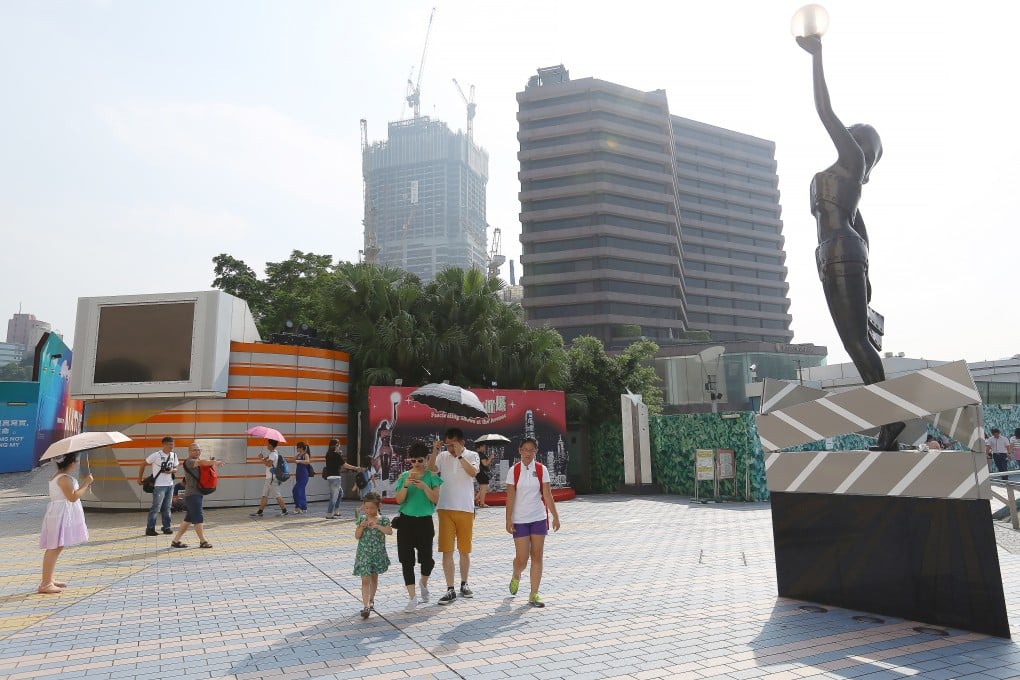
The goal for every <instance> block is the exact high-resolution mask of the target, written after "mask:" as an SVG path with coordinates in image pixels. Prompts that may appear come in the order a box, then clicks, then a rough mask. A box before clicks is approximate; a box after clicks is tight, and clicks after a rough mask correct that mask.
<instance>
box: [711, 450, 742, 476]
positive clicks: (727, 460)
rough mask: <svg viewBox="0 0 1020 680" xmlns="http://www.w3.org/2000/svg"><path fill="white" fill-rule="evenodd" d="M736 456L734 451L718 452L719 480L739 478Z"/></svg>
mask: <svg viewBox="0 0 1020 680" xmlns="http://www.w3.org/2000/svg"><path fill="white" fill-rule="evenodd" d="M736 455H737V454H736V452H735V451H734V450H733V449H717V450H716V456H717V458H716V464H717V465H718V466H719V479H733V478H735V477H736V476H737V467H736Z"/></svg>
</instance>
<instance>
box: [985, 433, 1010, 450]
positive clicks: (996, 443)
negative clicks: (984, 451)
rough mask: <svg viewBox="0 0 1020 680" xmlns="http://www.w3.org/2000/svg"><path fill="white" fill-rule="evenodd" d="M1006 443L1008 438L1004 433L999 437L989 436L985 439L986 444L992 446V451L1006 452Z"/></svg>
mask: <svg viewBox="0 0 1020 680" xmlns="http://www.w3.org/2000/svg"><path fill="white" fill-rule="evenodd" d="M1006 445H1007V441H1006V438H1005V437H1003V436H1002V435H999V436H998V437H989V438H988V439H986V440H985V446H990V447H991V449H992V450H991V452H992V453H1006Z"/></svg>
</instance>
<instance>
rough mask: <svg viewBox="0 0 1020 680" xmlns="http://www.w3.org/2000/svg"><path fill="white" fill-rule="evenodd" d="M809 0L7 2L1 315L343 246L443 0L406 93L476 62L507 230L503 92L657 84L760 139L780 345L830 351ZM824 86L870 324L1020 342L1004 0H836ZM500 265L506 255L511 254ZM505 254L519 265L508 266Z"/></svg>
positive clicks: (436, 110) (514, 245) (436, 98)
mask: <svg viewBox="0 0 1020 680" xmlns="http://www.w3.org/2000/svg"><path fill="white" fill-rule="evenodd" d="M801 4H803V3H802V2H786V1H772V0H769V1H762V0H730V1H729V2H707V1H701V2H688V1H681V2H671V3H666V2H661V1H659V2H645V1H643V0H631V1H629V2H614V3H606V2H592V1H590V0H589V1H586V2H575V1H569V2H568V1H563V0H559V1H557V2H547V1H544V2H532V1H527V0H519V1H517V2H501V3H490V2H482V1H479V0H475V1H463V2H460V1H456V2H455V1H451V0H436V2H410V1H387V0H380V1H377V2H364V3H354V2H347V1H344V2H339V1H337V2H324V1H302V0H288V1H287V2H283V1H282V0H281V1H279V2H266V1H253V0H233V1H227V0H220V1H217V2H206V1H202V2H187V1H181V0H173V1H171V0H163V1H156V0H151V1H147V2H136V1H127V0H124V1H119V0H105V1H101V0H95V1H91V2H90V1H86V0H82V1H80V2H52V1H39V2H31V1H28V0H22V1H20V2H16V1H14V0H3V1H2V2H0V85H2V88H3V114H4V115H3V124H2V126H0V153H2V159H3V162H2V163H0V220H2V229H3V232H2V233H3V245H2V247H0V266H2V271H3V279H2V282H3V285H2V292H0V317H3V318H6V317H8V316H9V315H10V314H11V313H13V312H15V311H17V309H18V306H19V304H20V305H22V307H23V311H25V312H30V313H33V314H35V315H36V316H38V317H40V318H42V319H45V320H47V321H50V322H52V323H53V324H54V326H55V327H56V328H58V329H60V330H61V331H63V332H64V333H65V335H66V336H67V337H68V338H70V337H71V336H72V335H73V332H74V329H73V326H74V314H75V304H76V299H77V297H78V296H86V295H116V294H127V293H149V292H164V291H185V290H200V289H207V288H209V287H210V285H211V283H212V279H213V274H212V263H211V258H212V257H213V256H215V255H216V254H218V253H221V252H227V253H230V254H232V255H234V256H236V257H239V258H241V259H243V260H245V261H246V262H247V263H248V264H249V265H251V266H252V267H253V268H254V269H256V271H258V272H259V273H262V268H263V266H264V263H265V262H266V261H274V260H282V259H285V258H287V256H288V255H289V254H290V252H291V250H293V249H300V250H306V251H313V252H317V253H330V254H332V255H333V256H334V257H335V258H337V259H345V260H354V259H357V255H358V250H359V248H361V246H362V232H361V218H362V203H361V166H360V139H359V127H358V121H359V119H360V118H367V119H368V122H369V137H370V139H372V140H378V139H383V138H384V137H385V134H386V123H387V122H388V121H391V120H396V119H399V118H401V117H402V116H406V115H409V114H408V113H407V110H406V106H405V104H404V94H405V89H406V80H407V77H408V74H409V72H410V71H411V68H412V67H413V66H416V65H417V63H418V59H419V57H420V54H421V48H422V41H423V40H424V37H425V29H426V26H427V23H428V16H429V12H430V10H431V8H432V7H433V6H435V7H436V15H435V21H434V24H433V29H432V38H431V44H430V47H429V53H428V58H427V62H426V65H425V70H424V78H423V81H422V113H423V114H428V115H431V116H435V117H438V118H441V119H443V120H445V121H447V122H448V123H449V124H450V125H451V127H453V128H461V127H463V126H464V121H465V109H464V105H463V103H462V101H461V99H460V96H459V95H458V94H457V91H456V88H455V87H454V85H453V83H452V82H451V79H452V78H457V80H458V81H459V82H460V83H461V84H462V85H463V86H464V88H465V90H466V89H467V87H468V86H469V85H471V84H474V85H476V87H477V96H476V99H477V103H478V114H477V117H476V119H475V138H476V140H477V141H478V143H480V144H481V145H482V146H484V147H485V148H486V149H487V150H488V151H489V156H490V168H489V172H490V177H489V185H488V221H489V223H490V224H491V225H493V226H494V227H495V226H498V227H500V228H501V229H502V232H503V251H504V253H505V254H506V255H507V257H508V258H510V259H514V260H516V259H518V257H519V254H520V243H519V241H518V237H519V235H520V224H519V221H518V214H519V211H520V204H519V202H518V200H517V193H518V191H519V190H520V185H519V183H518V181H517V170H518V165H517V160H516V153H517V149H518V145H517V140H516V133H517V123H516V120H515V114H516V111H517V103H516V100H515V93H516V92H517V91H519V90H522V89H523V88H524V84H525V83H526V82H527V80H528V78H529V76H531V75H532V74H533V73H534V72H535V69H536V68H538V67H541V66H549V65H554V64H559V63H563V64H565V65H566V67H567V68H568V69H569V70H570V73H571V76H572V77H574V78H583V77H587V76H594V77H596V78H601V79H603V80H609V81H614V82H619V83H622V84H625V85H628V86H631V87H635V88H640V89H646V90H653V89H659V88H662V89H665V90H666V92H667V94H668V97H669V102H670V109H671V111H672V112H673V113H674V114H677V115H681V116H684V117H687V118H693V119H695V120H699V121H703V122H706V123H710V124H713V125H719V126H722V127H727V128H730V129H733V130H738V131H740V132H745V133H748V134H752V135H755V136H758V137H763V138H766V139H770V140H774V141H775V142H776V145H777V150H776V155H777V160H778V164H779V176H780V190H781V192H782V197H781V201H782V205H783V220H784V234H785V236H786V252H787V266H788V267H789V269H790V274H789V277H788V281H789V283H790V297H791V299H792V301H793V305H792V308H791V313H792V314H793V329H794V332H795V334H796V336H795V338H794V342H813V343H816V344H820V345H827V346H828V348H829V351H830V359H829V361H830V363H835V362H838V361H843V360H845V357H846V354H845V352H844V350H843V348H842V346H841V345H840V343H839V340H838V338H837V336H836V333H835V331H834V329H833V326H832V321H831V319H830V318H829V316H828V312H827V310H826V308H825V301H824V298H823V296H822V291H821V285H820V283H819V281H818V277H817V274H816V272H815V266H814V255H813V253H814V248H815V246H816V245H817V243H816V236H815V226H814V220H813V218H812V216H811V214H810V211H809V205H808V196H807V191H808V183H809V182H810V179H811V176H812V175H813V174H814V173H815V172H817V171H818V170H820V169H822V168H824V167H826V166H827V165H829V164H830V163H832V162H833V160H834V159H835V151H834V149H833V148H832V145H831V143H830V142H829V140H828V137H827V136H826V135H825V132H824V130H823V128H822V125H821V123H820V122H819V121H818V119H817V117H816V115H815V112H814V107H813V103H812V98H811V80H810V73H811V62H810V56H809V55H808V54H807V53H806V52H803V51H802V50H800V49H799V48H798V47H797V45H796V44H795V42H794V40H793V38H792V37H791V35H790V32H789V23H790V17H791V16H792V14H793V12H794V11H795V10H796V9H797V8H798V7H799V6H800V5H801ZM824 4H825V6H826V7H827V8H828V10H829V13H830V17H831V25H830V28H829V32H828V34H827V35H826V37H825V40H824V45H825V50H826V66H827V72H828V75H829V86H830V90H831V94H832V99H833V105H834V108H835V111H836V113H837V115H839V116H840V118H841V119H842V120H843V122H844V123H846V124H850V123H853V122H868V123H871V124H872V125H874V126H875V127H876V128H877V129H878V131H879V133H880V134H881V135H882V139H883V143H884V145H885V156H884V157H883V159H882V162H881V163H880V164H879V166H878V167H877V169H876V170H875V171H874V172H873V173H872V177H871V180H872V181H871V183H869V184H868V186H867V187H865V193H864V198H863V200H862V202H861V212H862V214H863V215H864V216H865V217H866V218H867V224H868V230H869V234H870V236H871V241H872V257H871V267H872V273H871V279H872V284H873V287H874V298H873V304H874V306H875V307H876V309H878V310H879V311H880V312H882V313H883V314H884V315H885V317H886V329H887V330H886V349H887V350H892V351H897V352H899V351H902V352H905V353H906V354H907V355H908V356H914V357H925V358H929V359H959V358H964V359H968V360H971V361H975V360H982V359H992V358H1000V357H1005V356H1009V355H1012V354H1015V353H1017V352H1020V339H1018V338H1020V320H1018V316H1020V314H1018V311H1017V309H1018V302H1017V295H1016V291H1017V285H1016V282H1017V280H1018V267H1020V259H1018V248H1017V246H1018V242H1020V239H1018V237H1017V217H1016V210H1015V207H1014V206H1013V201H1014V200H1015V198H1016V194H1017V192H1018V188H1020V170H1018V168H1020V163H1018V161H1017V159H1018V158H1020V141H1018V136H1017V133H1016V125H1017V118H1016V110H1015V107H1014V106H1013V103H1014V100H1015V96H1016V95H1015V89H1016V88H1015V84H1016V75H1015V68H1016V66H1017V62H1018V59H1017V55H1016V47H1015V41H1012V40H1011V39H1010V38H1009V37H1008V35H1009V32H1008V31H1004V30H999V28H1000V25H1002V24H1004V25H1005V26H1012V25H1013V24H1014V23H1015V19H1016V17H1017V14H1018V12H1017V10H1015V9H1014V5H1012V4H1010V3H1006V2H1000V3H994V2H993V3H981V4H980V5H975V6H973V7H968V8H967V9H966V10H964V9H962V8H961V7H960V6H959V4H958V3H957V4H952V3H930V2H925V3H922V2H896V3H893V2H889V1H888V0H878V1H871V0H832V1H830V2H826V3H824ZM506 272H507V268H506V267H504V276H505V275H506ZM517 273H518V275H520V267H518V268H517Z"/></svg>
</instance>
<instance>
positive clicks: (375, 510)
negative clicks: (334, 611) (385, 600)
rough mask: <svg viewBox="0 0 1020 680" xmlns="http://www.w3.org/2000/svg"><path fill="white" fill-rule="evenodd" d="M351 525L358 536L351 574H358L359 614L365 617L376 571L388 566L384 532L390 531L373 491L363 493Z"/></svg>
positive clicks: (376, 580) (372, 603)
mask: <svg viewBox="0 0 1020 680" xmlns="http://www.w3.org/2000/svg"><path fill="white" fill-rule="evenodd" d="M361 509H362V510H363V511H364V513H365V514H364V516H363V517H359V519H360V521H359V522H358V526H357V527H356V528H355V529H354V538H356V539H358V552H357V554H356V555H355V556H354V575H355V576H360V577H361V602H362V604H363V605H364V607H362V609H361V618H363V619H367V618H368V615H369V613H370V612H371V611H372V609H373V608H374V607H375V593H376V591H377V590H379V574H382V573H383V572H385V571H386V570H387V569H389V568H390V556H389V555H387V554H386V536H389V535H392V534H393V528H392V527H391V526H390V519H389V518H388V517H384V516H383V515H382V513H381V509H382V500H381V499H380V498H379V496H378V495H376V494H374V493H370V494H366V495H365V498H364V499H363V500H362V503H361Z"/></svg>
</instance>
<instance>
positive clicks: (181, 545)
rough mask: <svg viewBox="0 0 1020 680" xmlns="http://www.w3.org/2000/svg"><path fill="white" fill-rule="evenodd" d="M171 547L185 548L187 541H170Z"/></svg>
mask: <svg viewBox="0 0 1020 680" xmlns="http://www.w3.org/2000/svg"><path fill="white" fill-rule="evenodd" d="M170 547H171V548H187V547H188V544H187V543H181V542H180V541H170Z"/></svg>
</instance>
